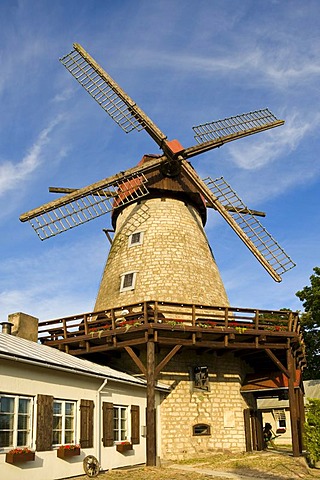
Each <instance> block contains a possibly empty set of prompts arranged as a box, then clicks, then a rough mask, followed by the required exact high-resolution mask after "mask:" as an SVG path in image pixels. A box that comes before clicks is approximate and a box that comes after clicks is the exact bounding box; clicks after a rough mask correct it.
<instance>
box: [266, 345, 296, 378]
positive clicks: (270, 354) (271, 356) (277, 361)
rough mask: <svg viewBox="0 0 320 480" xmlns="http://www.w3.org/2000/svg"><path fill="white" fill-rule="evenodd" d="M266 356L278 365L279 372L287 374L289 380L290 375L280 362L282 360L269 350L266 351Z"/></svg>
mask: <svg viewBox="0 0 320 480" xmlns="http://www.w3.org/2000/svg"><path fill="white" fill-rule="evenodd" d="M265 352H266V354H267V355H268V357H269V358H271V360H272V361H273V362H274V363H275V364H276V366H277V367H278V368H279V370H280V371H281V372H282V373H284V374H285V376H286V377H287V378H290V373H289V371H288V370H287V369H286V367H285V366H284V365H283V364H282V363H281V362H280V360H279V359H278V358H277V357H276V356H275V354H274V353H273V352H272V351H271V350H270V349H269V348H266V349H265Z"/></svg>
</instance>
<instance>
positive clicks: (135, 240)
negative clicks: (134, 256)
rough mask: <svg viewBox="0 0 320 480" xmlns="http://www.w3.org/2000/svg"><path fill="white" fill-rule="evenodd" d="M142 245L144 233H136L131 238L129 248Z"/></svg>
mask: <svg viewBox="0 0 320 480" xmlns="http://www.w3.org/2000/svg"><path fill="white" fill-rule="evenodd" d="M142 243H143V232H135V233H132V234H131V235H130V236H129V247H135V246H136V245H142Z"/></svg>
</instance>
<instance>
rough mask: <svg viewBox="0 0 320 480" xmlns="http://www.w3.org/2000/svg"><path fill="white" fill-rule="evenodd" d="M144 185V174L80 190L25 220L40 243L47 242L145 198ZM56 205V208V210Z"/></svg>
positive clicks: (44, 207) (145, 187) (146, 191)
mask: <svg viewBox="0 0 320 480" xmlns="http://www.w3.org/2000/svg"><path fill="white" fill-rule="evenodd" d="M146 182H147V179H146V177H145V176H144V174H143V173H138V174H134V175H130V176H127V177H125V179H124V180H120V181H114V182H111V183H106V184H105V185H103V184H100V186H99V187H97V188H96V189H91V190H90V191H89V192H85V193H80V192H81V190H78V191H77V193H78V195H75V194H70V195H66V196H65V197H64V198H65V201H64V202H63V203H61V201H60V202H59V200H60V199H57V201H56V202H51V204H47V206H46V205H44V206H43V207H42V210H43V211H41V207H40V209H37V212H38V213H36V214H34V215H32V213H31V214H29V217H28V218H26V220H28V221H29V223H30V224H31V226H32V228H33V229H34V230H35V232H36V234H37V235H38V237H39V238H40V240H46V239H47V238H50V237H54V236H56V235H58V234H59V233H62V232H65V231H66V230H70V229H71V228H74V227H77V226H78V225H81V224H83V223H87V222H89V221H90V220H93V219H95V218H97V217H100V216H102V215H104V214H105V213H108V212H110V211H112V210H113V209H115V208H119V207H122V206H123V205H126V204H128V203H131V202H134V201H136V200H137V199H139V198H141V197H143V196H145V195H147V194H148V193H149V190H148V188H147V185H146ZM106 188H107V189H108V190H107V191H106V190H105V189H106ZM74 197H75V198H74ZM57 202H59V204H58V205H57V206H55V205H54V204H55V203H57ZM49 205H51V206H49ZM39 210H40V211H39Z"/></svg>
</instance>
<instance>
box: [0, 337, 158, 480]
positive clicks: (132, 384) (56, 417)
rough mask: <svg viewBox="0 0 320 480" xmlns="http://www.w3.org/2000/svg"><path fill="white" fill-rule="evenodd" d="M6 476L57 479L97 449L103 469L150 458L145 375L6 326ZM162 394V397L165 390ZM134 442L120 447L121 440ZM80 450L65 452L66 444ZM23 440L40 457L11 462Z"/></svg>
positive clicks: (1, 416)
mask: <svg viewBox="0 0 320 480" xmlns="http://www.w3.org/2000/svg"><path fill="white" fill-rule="evenodd" d="M0 365H1V369H0V382H1V386H0V478H1V479H4V478H5V479H6V480H18V479H19V480H23V479H28V480H29V479H30V478H32V479H33V480H51V479H59V478H66V477H69V476H74V475H81V474H83V473H84V471H83V459H84V458H85V457H86V456H87V455H93V456H94V457H96V458H97V460H98V461H99V463H100V465H101V468H102V469H103V470H107V469H113V468H117V467H122V466H129V465H137V464H143V463H145V461H146V427H145V409H146V384H145V381H144V380H142V379H140V378H137V377H134V376H131V375H128V374H127V373H123V372H120V371H117V370H114V369H112V368H109V367H106V366H101V365H98V364H95V363H92V362H90V361H87V360H82V359H80V358H76V357H73V356H72V355H68V354H66V353H64V352H61V351H59V350H57V349H54V348H51V347H47V346H44V345H41V344H39V343H36V342H33V341H30V340H25V339H24V338H19V337H16V336H13V335H9V334H5V333H0ZM165 390H166V387H159V388H158V389H157V394H156V404H157V405H159V404H160V400H161V399H160V396H161V391H165ZM123 441H127V442H128V443H129V444H130V445H129V447H128V448H129V449H128V450H127V451H126V452H123V453H121V452H119V451H118V450H120V449H121V447H119V446H117V444H119V443H120V442H123ZM70 444H75V445H77V444H79V445H80V446H81V447H80V455H76V456H73V457H70V458H68V459H61V458H58V456H57V450H58V447H59V446H61V445H70ZM16 447H28V448H30V449H31V450H33V451H34V452H35V458H34V460H33V461H27V462H19V463H15V464H10V463H7V461H6V459H8V455H7V453H8V452H9V451H11V450H12V449H14V448H16Z"/></svg>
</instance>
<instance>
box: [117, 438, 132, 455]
mask: <svg viewBox="0 0 320 480" xmlns="http://www.w3.org/2000/svg"><path fill="white" fill-rule="evenodd" d="M116 449H117V452H120V453H124V452H127V451H128V450H132V443H131V442H129V441H128V440H125V441H124V442H118V443H116Z"/></svg>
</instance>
